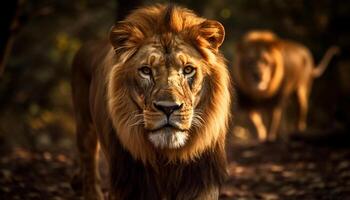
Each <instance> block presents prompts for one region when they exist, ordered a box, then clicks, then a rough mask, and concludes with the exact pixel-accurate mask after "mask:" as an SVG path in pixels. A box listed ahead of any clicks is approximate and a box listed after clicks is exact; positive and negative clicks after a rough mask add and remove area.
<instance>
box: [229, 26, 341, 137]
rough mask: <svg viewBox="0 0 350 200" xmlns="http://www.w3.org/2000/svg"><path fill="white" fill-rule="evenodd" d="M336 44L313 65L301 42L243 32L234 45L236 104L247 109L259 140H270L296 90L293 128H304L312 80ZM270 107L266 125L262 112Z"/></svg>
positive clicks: (263, 33)
mask: <svg viewBox="0 0 350 200" xmlns="http://www.w3.org/2000/svg"><path fill="white" fill-rule="evenodd" d="M338 51H339V50H338V47H332V48H330V49H329V50H328V51H327V52H326V54H325V56H324V58H323V59H322V61H321V62H320V64H319V65H318V66H317V67H315V64H314V60H313V58H312V54H311V52H310V51H309V50H308V49H307V47H305V46H304V45H302V44H300V43H297V42H294V41H290V40H284V39H280V38H279V37H278V36H276V35H275V34H274V33H272V32H270V31H251V32H248V33H246V34H245V35H244V36H243V38H242V40H241V41H240V42H239V43H238V44H237V46H236V53H235V64H234V67H233V75H234V77H235V80H236V82H237V88H238V91H237V92H238V94H239V97H240V100H239V102H240V103H239V104H240V106H241V107H242V108H243V109H244V110H247V111H248V115H249V118H250V119H251V121H252V122H253V124H254V126H255V128H256V130H257V133H258V138H259V140H260V141H266V140H270V141H274V140H275V139H276V138H277V135H278V134H277V133H278V130H279V126H280V121H281V117H282V111H283V109H284V108H285V106H286V102H287V100H288V99H289V98H290V97H291V95H292V94H296V96H297V99H298V105H299V114H298V122H297V129H298V131H300V132H301V131H304V130H305V129H306V117H307V111H308V98H309V94H310V89H311V87H312V82H313V80H314V79H315V78H317V77H320V76H321V75H322V73H323V72H324V71H325V69H326V67H327V65H328V63H329V62H330V60H331V58H332V57H333V56H334V55H335V54H336V53H337V52H338ZM264 110H265V111H266V110H269V111H270V110H272V112H271V113H272V116H271V124H270V129H269V130H268V131H267V128H266V127H265V125H264V122H263V118H262V113H263V111H264Z"/></svg>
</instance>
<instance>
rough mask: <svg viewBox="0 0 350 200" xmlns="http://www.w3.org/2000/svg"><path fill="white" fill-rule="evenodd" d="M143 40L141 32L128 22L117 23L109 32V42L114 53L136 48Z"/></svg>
mask: <svg viewBox="0 0 350 200" xmlns="http://www.w3.org/2000/svg"><path fill="white" fill-rule="evenodd" d="M143 38H144V34H143V33H142V32H141V30H140V29H139V28H137V27H136V26H134V25H132V24H131V23H129V22H123V21H121V22H118V23H117V24H116V25H114V26H113V27H112V28H111V30H110V32H109V40H110V42H111V44H112V45H113V47H114V49H115V51H116V52H118V51H120V50H130V49H133V48H136V47H137V46H138V45H139V44H140V43H141V41H142V40H143Z"/></svg>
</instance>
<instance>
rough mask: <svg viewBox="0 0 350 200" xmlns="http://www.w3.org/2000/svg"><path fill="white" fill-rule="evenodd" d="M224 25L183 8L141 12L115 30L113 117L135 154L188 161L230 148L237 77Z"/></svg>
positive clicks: (110, 78)
mask: <svg viewBox="0 0 350 200" xmlns="http://www.w3.org/2000/svg"><path fill="white" fill-rule="evenodd" d="M224 34H225V32H224V28H223V26H222V25H221V24H220V23H219V22H217V21H213V20H207V19H204V18H201V17H198V16H197V15H195V14H194V13H193V12H192V11H190V10H188V9H185V8H182V7H178V6H164V5H156V6H150V7H145V8H141V9H137V10H135V11H134V12H132V13H131V14H130V15H129V16H127V17H126V19H125V20H124V21H121V22H118V23H117V24H116V25H115V26H114V27H113V28H112V29H111V32H110V41H111V44H112V46H113V56H111V57H110V58H109V59H110V60H109V61H108V62H110V63H112V65H113V66H112V67H111V69H110V71H109V72H108V73H107V75H106V76H107V86H108V89H107V102H108V111H109V116H110V118H111V120H112V123H113V126H114V129H115V131H116V134H117V137H118V139H119V140H120V142H121V144H122V145H123V146H124V148H125V149H126V150H128V151H129V152H130V153H131V155H132V156H133V157H134V158H135V159H139V160H142V161H143V162H152V161H153V160H154V159H156V157H159V156H162V157H165V158H167V159H168V160H169V161H184V162H186V161H189V160H192V159H195V158H196V157H197V156H199V155H201V153H203V152H204V151H207V150H210V149H211V148H213V147H214V146H217V145H220V146H221V147H220V148H223V145H224V137H225V132H226V126H227V121H228V116H229V107H230V92H229V91H230V88H229V85H230V79H229V75H228V72H227V68H226V65H225V61H224V58H223V56H222V55H221V53H220V52H219V50H218V48H219V47H220V46H221V44H222V42H223V40H224Z"/></svg>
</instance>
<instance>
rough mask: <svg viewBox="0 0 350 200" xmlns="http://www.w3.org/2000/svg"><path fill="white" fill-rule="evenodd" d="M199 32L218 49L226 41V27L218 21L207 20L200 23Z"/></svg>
mask: <svg viewBox="0 0 350 200" xmlns="http://www.w3.org/2000/svg"><path fill="white" fill-rule="evenodd" d="M199 34H200V35H201V37H203V38H204V39H205V40H206V41H207V42H208V43H209V44H210V46H211V47H212V48H213V49H215V50H218V48H219V47H220V46H221V44H222V43H223V42H224V38H225V28H224V26H223V25H222V24H221V23H220V22H218V21H214V20H206V21H204V22H202V23H201V24H200V28H199Z"/></svg>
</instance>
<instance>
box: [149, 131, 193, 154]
mask: <svg viewBox="0 0 350 200" xmlns="http://www.w3.org/2000/svg"><path fill="white" fill-rule="evenodd" d="M148 138H149V140H150V141H151V143H152V144H153V145H154V146H155V147H157V148H161V149H164V148H169V149H177V148H180V147H182V146H184V145H185V144H186V141H187V139H188V133H187V132H186V131H182V130H178V129H174V128H171V127H164V128H162V129H159V130H157V131H154V132H151V133H150V134H149V135H148Z"/></svg>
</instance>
